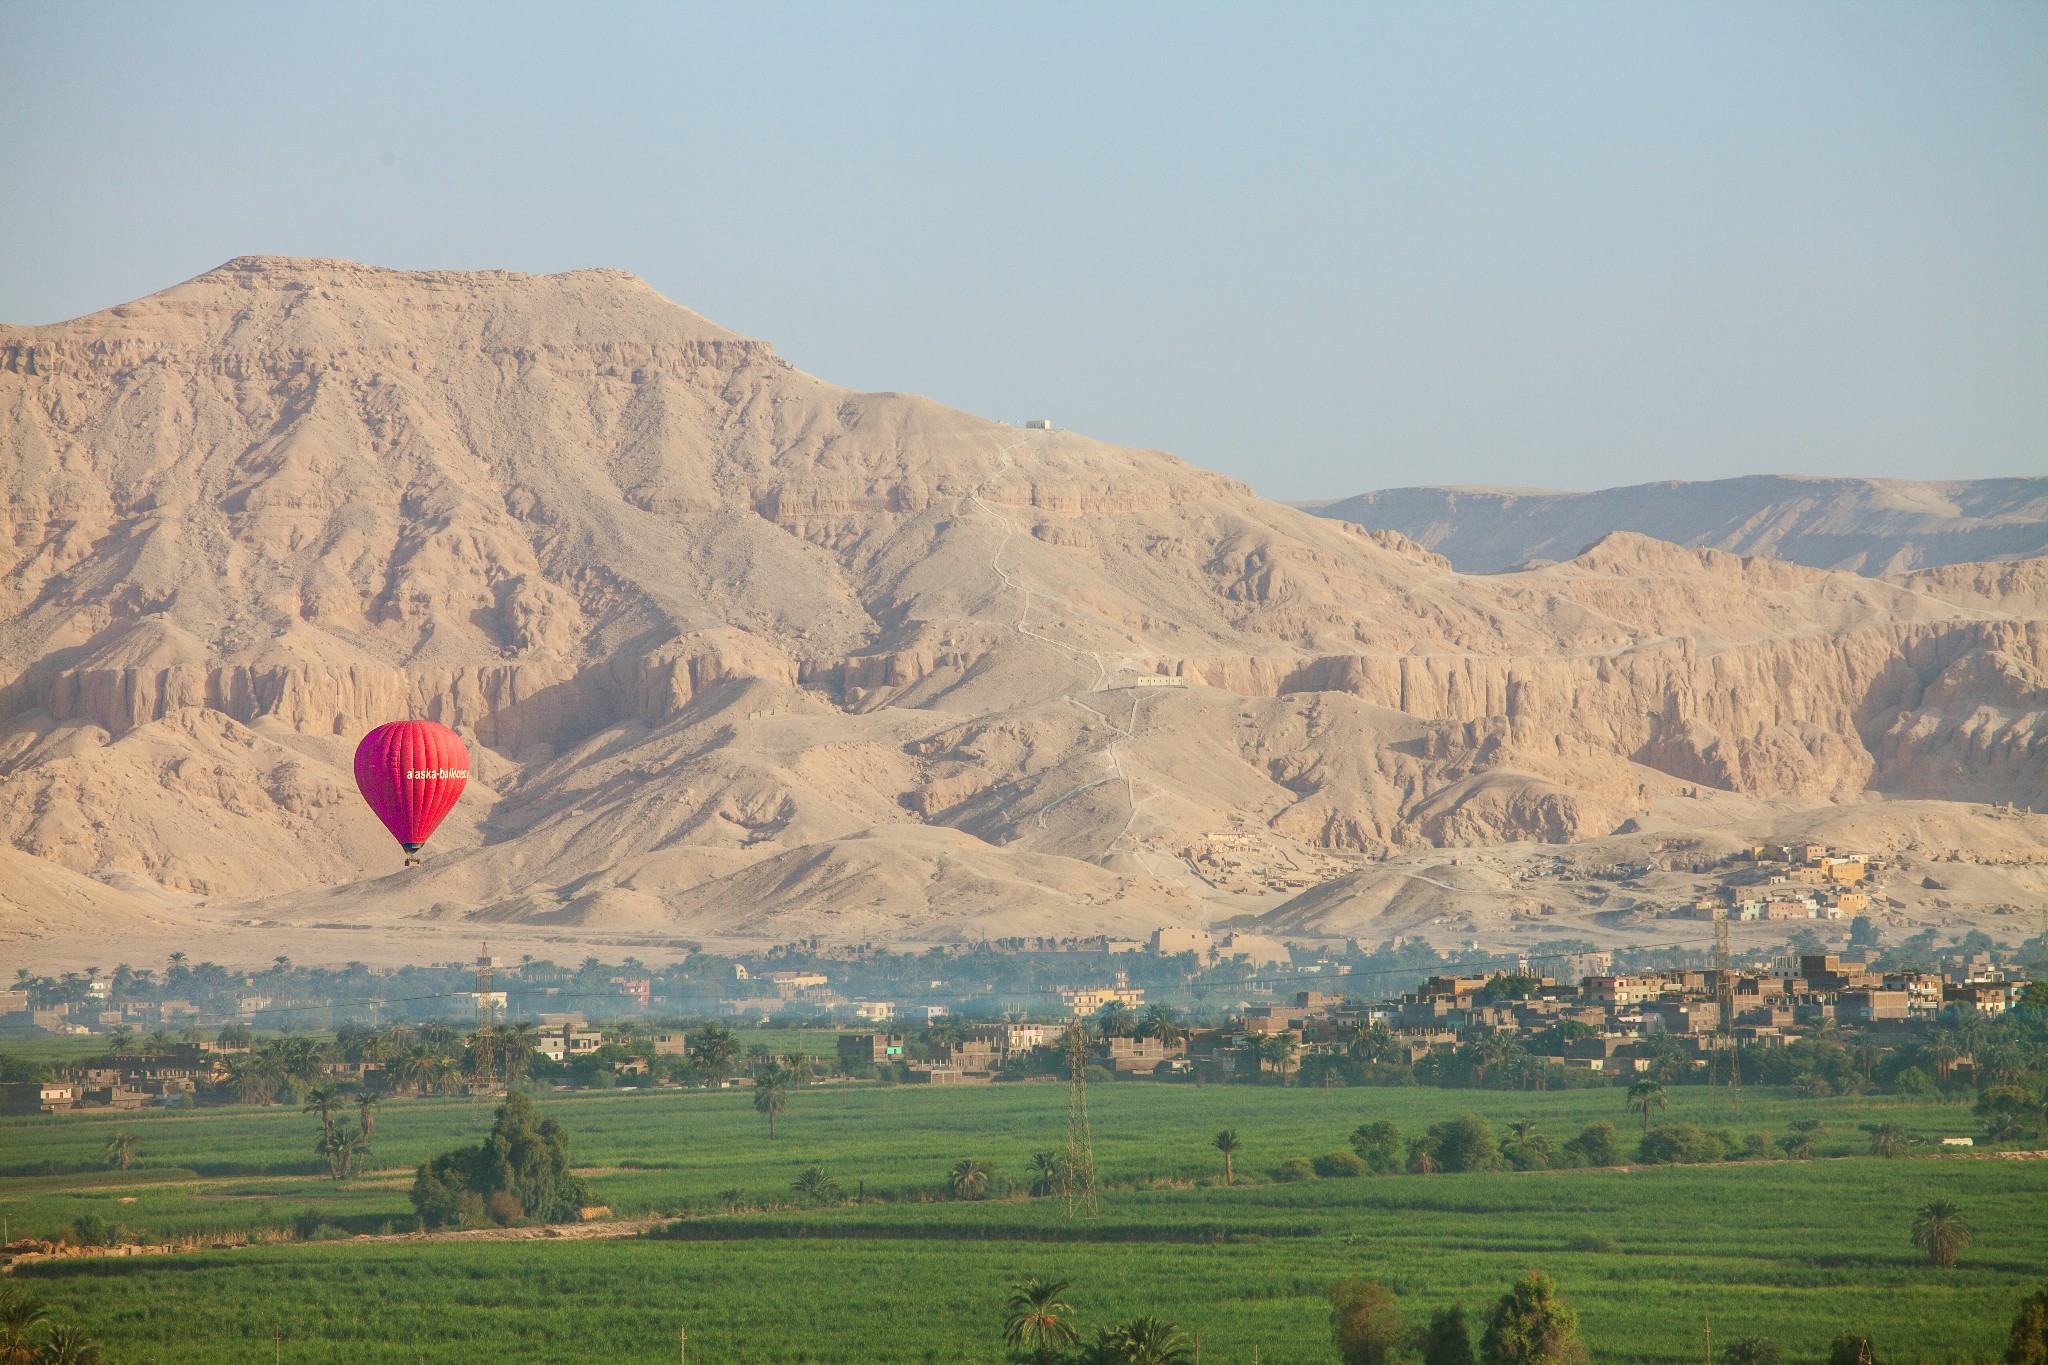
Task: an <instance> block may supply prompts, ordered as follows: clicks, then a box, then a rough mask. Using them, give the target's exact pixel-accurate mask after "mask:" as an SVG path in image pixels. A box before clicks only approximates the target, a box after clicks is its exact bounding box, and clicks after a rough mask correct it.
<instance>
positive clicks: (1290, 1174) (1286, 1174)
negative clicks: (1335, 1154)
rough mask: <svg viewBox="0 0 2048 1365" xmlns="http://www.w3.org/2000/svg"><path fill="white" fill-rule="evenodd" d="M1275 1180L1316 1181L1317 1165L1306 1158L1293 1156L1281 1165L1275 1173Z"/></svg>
mask: <svg viewBox="0 0 2048 1365" xmlns="http://www.w3.org/2000/svg"><path fill="white" fill-rule="evenodd" d="M1273 1178H1274V1179H1275V1180H1314V1179H1315V1178H1316V1168H1315V1163H1314V1162H1312V1161H1310V1160H1309V1159H1308V1158H1307V1157H1305V1156H1291V1157H1289V1158H1287V1160H1285V1161H1283V1162H1281V1163H1280V1168H1279V1169H1278V1170H1276V1171H1274V1172H1273Z"/></svg>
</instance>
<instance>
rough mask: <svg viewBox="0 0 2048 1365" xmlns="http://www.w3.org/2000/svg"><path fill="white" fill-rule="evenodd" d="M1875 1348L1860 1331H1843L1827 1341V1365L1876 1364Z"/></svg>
mask: <svg viewBox="0 0 2048 1365" xmlns="http://www.w3.org/2000/svg"><path fill="white" fill-rule="evenodd" d="M1876 1363H1877V1350H1876V1348H1875V1347H1873V1346H1872V1345H1871V1344H1870V1338H1869V1337H1866V1336H1864V1335H1863V1334H1862V1333H1861V1332H1844V1333H1842V1334H1841V1335H1840V1336H1838V1337H1836V1338H1835V1339H1834V1340H1833V1341H1832V1342H1830V1343H1828V1359H1827V1365H1876Z"/></svg>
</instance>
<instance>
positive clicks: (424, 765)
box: [356, 720, 469, 867]
mask: <svg viewBox="0 0 2048 1365" xmlns="http://www.w3.org/2000/svg"><path fill="white" fill-rule="evenodd" d="M468 781H469V750H468V749H466V748H464V747H463V743H462V739H461V737H460V736H458V735H457V734H456V733H455V732H454V731H453V730H451V729H449V728H448V727H447V726H445V725H437V724H435V723H434V722H433V721H430V720H394V721H392V722H390V723H389V724H387V725H380V726H378V727H377V728H376V729H374V730H372V731H370V733H369V734H367V735H364V736H363V742H362V743H361V744H358V745H357V746H356V787H357V788H358V789H359V790H360V791H361V792H362V793H363V800H365V801H367V802H368V803H369V805H370V809H371V810H373V811H375V812H377V818H378V819H379V820H382V821H383V822H384V828H386V829H388V830H390V831H391V837H392V838H394V839H396V840H398V842H399V843H400V844H402V845H404V847H405V852H406V859H405V865H406V866H407V867H418V866H419V861H420V860H419V858H418V857H417V856H415V855H417V854H418V853H419V851H420V845H421V844H424V843H425V842H426V841H427V837H428V836H429V835H431V834H432V833H433V832H434V827H435V826H436V825H438V824H440V823H441V817H442V816H444V815H446V814H447V813H448V812H449V811H451V810H453V809H454V808H455V801H456V798H457V797H459V796H461V795H462V788H463V785H464V784H465V783H467V782H468Z"/></svg>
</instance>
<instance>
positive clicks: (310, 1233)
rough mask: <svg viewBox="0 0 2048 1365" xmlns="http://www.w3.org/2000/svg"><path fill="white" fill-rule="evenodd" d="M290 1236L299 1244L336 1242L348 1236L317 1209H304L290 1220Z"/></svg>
mask: <svg viewBox="0 0 2048 1365" xmlns="http://www.w3.org/2000/svg"><path fill="white" fill-rule="evenodd" d="M292 1236H294V1237H296V1238H298V1239H299V1240H300V1241H301V1242H337V1241H340V1240H341V1239H342V1238H344V1237H346V1236H348V1234H347V1233H345V1232H343V1231H342V1230H341V1229H340V1228H338V1227H336V1226H335V1225H334V1221H333V1220H332V1219H330V1218H329V1217H328V1216H327V1215H326V1214H324V1213H322V1212H320V1210H318V1209H306V1210H304V1211H303V1212H301V1213H298V1214H296V1215H294V1216H293V1218H292Z"/></svg>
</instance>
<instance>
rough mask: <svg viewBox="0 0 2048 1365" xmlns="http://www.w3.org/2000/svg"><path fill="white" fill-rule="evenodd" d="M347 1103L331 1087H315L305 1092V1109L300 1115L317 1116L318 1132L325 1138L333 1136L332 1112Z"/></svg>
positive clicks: (339, 1092) (344, 1097) (340, 1094)
mask: <svg viewBox="0 0 2048 1365" xmlns="http://www.w3.org/2000/svg"><path fill="white" fill-rule="evenodd" d="M345 1103H347V1097H346V1096H344V1095H343V1094H342V1093H341V1091H339V1090H337V1089H336V1088H335V1087H333V1086H331V1085H316V1086H314V1087H313V1088H312V1089H311V1090H308V1091H307V1092H306V1107H305V1108H304V1109H302V1110H300V1111H299V1112H300V1113H302V1114H318V1115H319V1116H320V1131H321V1133H322V1134H324V1135H325V1136H327V1137H333V1136H334V1111H335V1110H337V1109H339V1108H341V1107H342V1105H344V1104H345Z"/></svg>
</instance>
